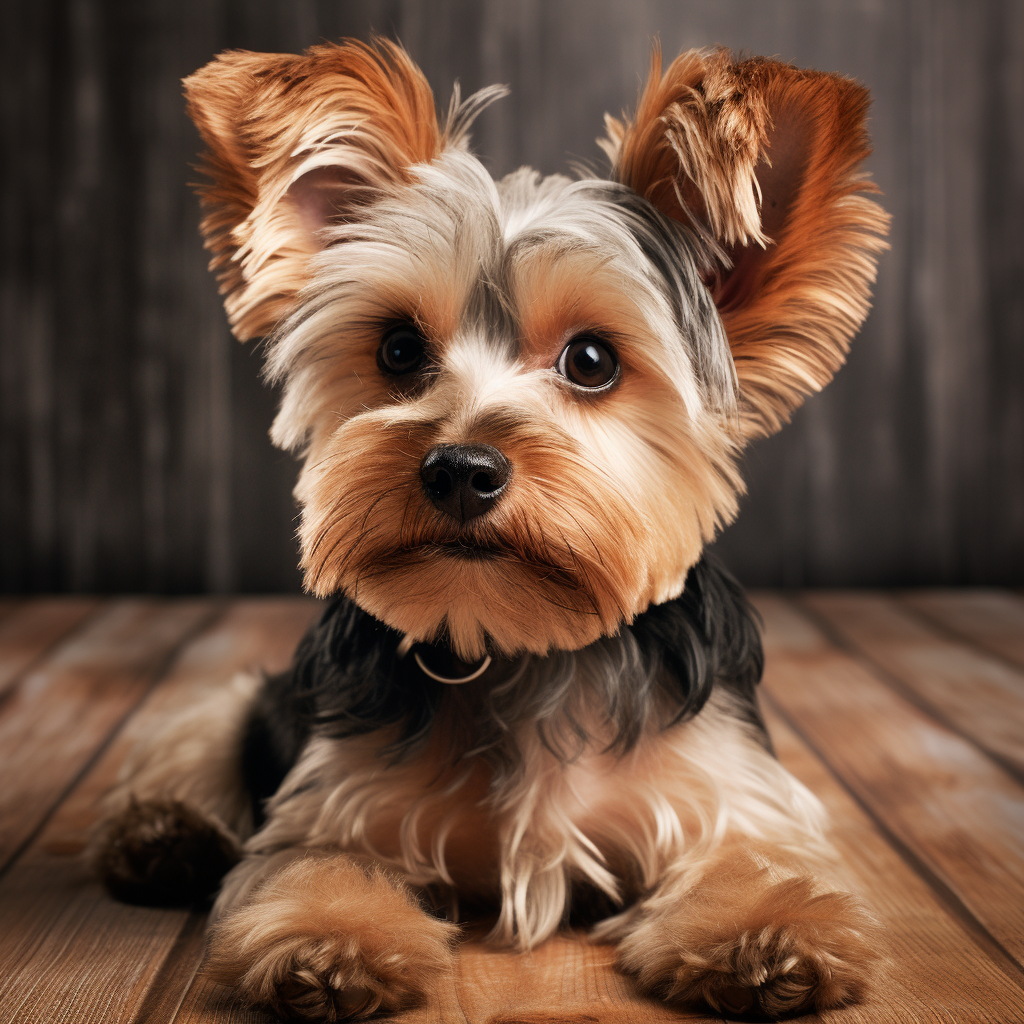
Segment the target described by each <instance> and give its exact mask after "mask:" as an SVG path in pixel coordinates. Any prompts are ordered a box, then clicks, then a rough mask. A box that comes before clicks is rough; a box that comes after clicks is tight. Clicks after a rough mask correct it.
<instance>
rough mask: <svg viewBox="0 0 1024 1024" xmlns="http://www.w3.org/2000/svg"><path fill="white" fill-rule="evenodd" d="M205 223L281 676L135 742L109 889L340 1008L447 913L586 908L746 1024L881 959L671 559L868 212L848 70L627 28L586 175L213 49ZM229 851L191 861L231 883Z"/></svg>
mask: <svg viewBox="0 0 1024 1024" xmlns="http://www.w3.org/2000/svg"><path fill="white" fill-rule="evenodd" d="M185 87H186V92H187V98H188V105H189V112H190V114H191V116H192V118H193V119H194V121H195V123H196V125H197V126H198V128H199V131H200V133H201V134H202V137H203V139H204V141H205V143H206V145H207V146H208V152H207V154H206V157H205V164H204V171H205V174H206V176H207V178H208V181H207V183H206V184H205V185H203V186H202V197H203V203H204V207H205V211H206V215H205V219H204V220H203V222H202V232H203V234H204V236H205V239H206V245H207V247H208V249H209V250H210V251H211V253H212V262H211V267H212V269H213V270H214V272H215V273H216V275H217V277H218V280H219V282H220V287H221V291H222V293H223V295H224V302H225V306H226V309H227V313H228V317H229V319H230V323H231V326H232V328H233V331H234V333H235V335H236V336H237V337H238V338H239V339H240V340H242V341H247V340H249V339H253V338H267V339H268V360H267V376H268V377H269V379H270V380H271V381H274V382H279V383H281V384H282V386H283V397H282V401H281V406H280V411H279V412H278V414H277V418H276V420H275V421H274V425H273V429H272V437H273V440H274V442H275V443H276V444H278V445H280V446H281V447H284V448H289V449H292V450H294V451H297V452H299V453H300V454H301V455H302V457H303V459H304V463H303V467H302V472H301V475H300V477H299V481H298V484H297V486H296V492H295V493H296V496H297V498H298V501H299V503H300V504H301V507H302V520H301V527H300V531H299V535H300V540H301V548H302V568H303V569H304V571H305V582H306V586H307V588H308V589H309V590H310V591H312V592H313V593H314V594H316V595H318V596H320V597H323V598H330V599H331V600H330V604H329V605H328V606H327V609H326V611H325V612H324V614H323V618H322V619H321V620H320V622H319V624H318V625H316V626H314V627H313V628H312V629H311V630H310V632H309V633H308V635H307V636H306V637H305V639H304V640H303V641H302V644H301V645H300V647H299V649H298V652H297V654H296V657H295V662H294V665H293V666H292V668H291V669H290V670H289V671H288V672H286V673H284V674H282V675H278V676H272V677H268V678H258V679H257V678H240V679H238V680H236V682H235V684H234V685H233V686H232V687H227V688H225V689H224V690H222V691H220V692H218V693H216V694H215V695H214V696H212V697H211V698H210V700H209V702H208V703H206V704H204V705H202V706H200V707H197V708H195V709H194V710H192V711H190V712H189V713H187V714H185V715H183V716H182V717H180V718H177V719H175V720H173V721H169V722H168V723H167V724H166V727H165V729H164V730H163V731H162V732H161V733H160V734H159V735H157V736H154V737H153V738H152V739H151V740H150V741H149V742H148V743H147V744H146V745H145V746H144V747H143V748H142V749H140V750H138V751H136V753H135V754H134V755H133V757H132V758H131V759H130V763H129V764H128V765H127V766H126V768H125V773H124V775H123V777H122V781H121V782H120V783H119V784H118V787H117V788H116V790H115V792H114V793H113V794H112V795H111V797H110V800H111V803H110V805H109V807H108V816H107V818H106V820H105V822H104V823H103V825H102V827H101V829H100V831H99V833H98V836H97V838H96V840H95V843H94V847H93V857H94V861H95V863H96V865H97V867H98V869H99V871H100V873H101V875H102V877H103V878H104V879H105V881H106V883H107V885H108V887H109V888H110V890H111V891H112V892H113V893H114V894H115V895H117V896H120V897H122V898H124V899H128V900H132V901H143V902H153V903H173V902H187V901H190V900H194V899H198V898H202V897H206V896H210V895H212V894H213V893H214V892H216V891H218V887H219V894H218V895H217V897H216V902H215V905H214V908H213V923H212V927H211V932H210V937H209V950H208V956H207V968H208V970H209V971H210V972H211V973H212V975H213V977H215V978H216V979H218V980H219V981H222V982H224V983H226V984H229V985H234V986H236V987H237V990H238V992H239V994H240V995H241V996H242V997H243V998H244V999H245V1000H246V1001H247V1002H248V1003H249V1004H251V1005H254V1006H259V1007H264V1008H266V1009H269V1010H271V1011H273V1012H277V1013H278V1014H281V1015H284V1016H288V1017H300V1018H306V1019H311V1020H338V1019H343V1018H348V1017H361V1016H366V1015H368V1014H371V1013H375V1012H389V1011H394V1010H397V1009H399V1008H401V1007H402V1006H405V1005H407V1004H409V1003H412V1002H415V1001H416V1000H418V999H421V998H422V997H423V996H424V995H425V993H426V992H427V991H428V990H429V989H430V988H431V987H432V986H433V983H434V980H435V979H436V976H437V974H438V972H444V971H448V970H451V969H452V966H453V955H454V954H453V947H454V942H455V939H456V937H457V936H458V935H459V927H460V926H459V923H458V922H460V921H464V920H468V919H477V920H479V919H483V920H485V921H487V916H488V915H490V919H489V921H487V923H489V924H490V925H491V926H492V927H491V930H490V933H489V935H490V939H491V940H492V941H494V942H497V943H500V944H507V945H511V946H514V947H518V948H522V949H527V948H529V947H531V946H535V945H536V944H538V943H540V942H543V941H544V940H545V939H546V938H548V936H550V935H551V934H552V933H553V932H555V930H556V929H558V928H559V927H560V926H563V925H566V924H573V925H576V924H582V923H586V924H587V925H588V926H590V927H591V928H592V931H591V935H592V936H593V937H594V938H595V939H597V940H600V941H606V942H615V943H617V948H618V958H619V964H620V966H621V968H622V969H623V970H625V971H627V972H629V973H631V974H632V975H633V976H634V977H635V979H636V982H637V985H638V986H639V988H640V990H641V991H643V992H648V993H652V994H656V995H659V996H661V997H663V998H665V999H668V1000H672V1001H677V1002H680V1003H697V1004H704V1005H707V1006H710V1007H711V1008H713V1009H714V1010H717V1011H731V1012H746V1011H749V1012H753V1013H761V1014H763V1015H767V1016H769V1017H779V1016H784V1015H787V1014H792V1013H796V1012H799V1011H803V1010H808V1009H823V1008H827V1007H834V1006H839V1005H841V1004H844V1003H847V1002H849V1001H853V1000H856V999H857V998H858V997H859V996H860V995H861V993H862V992H863V991H864V989H865V985H866V984H867V983H868V980H869V978H870V975H871V972H872V969H873V967H874V965H875V964H876V963H877V961H878V957H879V952H878V951H879V948H880V947H879V940H878V934H877V929H876V926H875V925H874V924H873V921H872V917H871V915H870V913H869V912H868V911H867V910H866V909H865V908H864V907H863V906H862V904H861V903H860V902H859V901H858V899H857V898H856V897H854V896H853V895H851V894H849V893H846V892H843V891H841V889H840V888H837V887H836V885H835V884H833V883H831V882H830V881H829V880H828V878H829V872H830V864H831V856H832V855H831V853H830V847H829V845H828V843H827V841H826V839H825V837H824V833H823V811H822V808H821V806H820V805H819V803H818V801H817V800H816V799H815V798H814V797H813V796H812V795H811V794H810V793H809V792H808V790H807V789H805V788H804V786H802V785H801V784H800V783H799V782H797V781H796V780H795V779H794V778H793V777H792V776H790V775H789V774H788V773H787V772H786V771H785V770H784V769H783V768H782V767H781V766H780V765H779V763H778V761H777V760H776V759H775V757H774V755H773V753H772V747H771V743H770V741H769V739H768V735H767V733H766V731H765V727H764V724H763V721H762V718H761V715H760V713H759V710H758V704H757V697H756V694H755V687H756V684H757V682H758V680H759V678H760V674H761V668H762V651H761V644H760V638H759V634H758V628H757V624H756V622H755V616H754V614H753V612H752V610H751V607H750V606H749V605H748V603H747V602H746V599H745V598H744V596H743V594H742V592H741V590H740V589H739V587H738V585H737V584H736V583H735V581H734V580H733V579H732V578H731V577H730V576H729V575H728V574H727V573H726V572H725V571H724V570H723V569H721V568H720V567H718V566H717V565H716V564H715V562H714V561H712V560H711V559H710V558H708V557H705V556H704V555H703V554H702V551H703V548H704V546H705V545H706V544H707V543H708V542H709V541H710V540H711V539H712V538H713V537H714V535H715V533H716V531H718V530H719V529H720V528H721V527H722V526H723V525H724V524H727V523H728V522H730V521H731V520H732V519H733V518H734V516H735V514H736V511H737V496H738V495H739V494H741V493H742V491H743V484H742V482H741V479H740V476H739V474H738V471H737V461H738V458H739V456H740V453H741V452H742V450H743V447H744V445H745V444H746V443H747V441H749V440H750V439H752V438H756V437H762V436H765V435H767V434H771V433H773V432H774V431H775V430H777V429H778V428H779V427H780V426H781V425H782V424H783V423H784V422H785V421H786V420H787V419H788V418H789V416H790V414H791V412H792V411H793V410H794V409H795V408H796V407H797V406H798V405H799V404H800V402H801V401H802V399H803V397H804V396H805V395H806V394H808V393H810V392H813V391H817V390H818V389H820V388H821V387H822V386H823V385H824V384H825V383H826V382H827V381H828V380H829V379H830V378H831V377H832V375H833V374H834V373H835V371H836V369H837V368H838V367H839V365H840V364H841V363H842V362H843V359H844V357H845V354H846V351H847V347H848V345H849V342H850V340H851V338H852V336H853V335H854V333H855V332H856V331H857V330H858V328H859V326H860V324H861V322H862V321H863V319H864V317H865V315H866V313H867V310H868V307H869V298H870V295H869V292H870V287H871V284H872V283H873V281H874V276H875V264H876V259H877V256H878V253H879V251H880V250H881V249H882V248H883V247H884V242H883V240H882V236H883V235H884V234H885V232H886V229H887V218H886V215H885V214H884V213H883V212H882V210H881V209H880V208H879V207H878V206H877V205H876V204H875V203H874V202H873V201H871V200H870V199H869V198H868V197H867V196H866V195H865V193H871V192H873V191H875V189H874V188H873V187H872V186H871V184H870V183H869V182H868V181H867V179H866V176H865V175H864V174H863V173H862V171H861V170H860V169H859V165H860V164H861V161H862V160H863V159H864V157H865V156H866V155H867V153H868V152H869V142H868V137H867V133H866V129H865V116H866V111H867V106H868V96H867V92H866V90H865V89H864V88H863V87H861V86H860V85H858V84H856V83H855V82H853V81H851V80H849V79H846V78H843V77H840V76H838V75H834V74H824V73H820V72H816V71H804V70H799V69H797V68H795V67H792V66H791V65H788V64H785V63H780V62H778V61H774V60H768V59H762V58H753V59H747V60H740V61H734V59H733V58H732V56H731V55H730V54H729V53H728V52H727V51H724V50H717V51H695V50H694V51H690V52H687V53H684V54H683V55H682V56H680V57H679V58H677V59H676V60H675V61H674V62H673V63H672V64H671V66H670V67H669V68H668V70H667V71H665V72H664V73H663V72H662V67H661V58H660V54H659V53H658V52H657V51H656V52H655V54H654V58H653V63H652V67H651V72H650V77H649V79H648V80H647V83H646V86H645V88H644V89H643V91H642V94H641V96H640V99H639V103H638V107H637V110H636V113H635V115H634V116H633V117H632V118H625V119H623V120H617V119H615V118H612V117H608V118H607V120H606V126H607V135H606V137H605V138H604V140H603V141H602V142H601V145H602V147H603V149H604V151H605V152H606V153H607V155H608V157H609V158H610V161H611V170H610V174H609V176H608V177H607V178H604V177H599V176H597V175H594V174H589V173H584V172H580V174H581V176H579V177H578V178H576V179H570V178H568V177H563V176H561V175H552V176H550V177H542V176H541V175H540V174H538V173H537V172H536V171H533V170H530V169H528V168H523V169H521V170H518V171H515V172H514V173H512V174H510V175H508V176H507V177H505V178H503V179H501V180H500V181H494V180H493V179H492V178H491V176H490V175H489V174H488V173H487V172H486V171H485V170H484V168H483V166H482V164H481V163H480V162H479V160H478V159H477V158H476V157H475V156H473V155H472V154H471V152H470V151H469V149H468V134H467V133H468V130H469V128H470V125H471V123H472V121H473V119H474V118H475V117H476V115H477V114H478V113H479V112H480V110H481V109H483V108H484V107H485V106H486V105H487V104H489V103H490V102H491V101H493V100H495V99H497V98H498V97H499V96H501V95H502V94H503V93H504V90H503V89H501V88H499V87H494V88H490V89H485V90H483V91H482V92H479V93H477V94H475V95H474V96H472V97H470V98H469V99H468V100H466V101H465V102H460V99H459V95H458V92H457V91H456V94H455V96H454V98H453V101H452V104H451V106H450V108H449V110H448V112H447V116H446V117H444V118H443V119H442V120H441V121H440V122H439V121H438V117H437V114H436V112H435V107H434V100H433V96H432V93H431V90H430V88H429V86H428V85H427V82H426V80H425V79H424V77H423V75H422V73H421V72H420V70H419V69H418V68H417V67H416V66H415V65H414V64H413V62H412V61H411V60H410V58H409V57H408V55H407V54H406V53H405V52H404V51H403V50H402V49H401V48H400V47H399V46H397V45H394V44H392V43H390V42H386V41H382V40H377V41H374V42H372V43H370V44H362V43H358V42H346V43H344V44H342V45H322V46H315V47H313V48H312V49H310V50H309V51H307V52H306V54H305V55H303V56H292V55H280V54H258V53H247V52H241V51H232V52H228V53H223V54H221V55H220V56H219V57H218V58H217V59H216V60H214V61H212V62H211V63H210V64H208V65H207V66H206V67H205V68H203V69H202V70H201V71H198V72H197V73H196V74H195V75H193V76H192V77H191V78H189V79H187V80H186V82H185ZM222 876H224V877H223V881H222Z"/></svg>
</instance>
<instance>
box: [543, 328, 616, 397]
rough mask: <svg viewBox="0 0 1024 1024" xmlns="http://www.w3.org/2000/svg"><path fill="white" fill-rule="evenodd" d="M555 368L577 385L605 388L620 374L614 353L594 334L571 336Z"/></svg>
mask: <svg viewBox="0 0 1024 1024" xmlns="http://www.w3.org/2000/svg"><path fill="white" fill-rule="evenodd" d="M555 369H556V370H557V371H558V372H559V373H560V374H561V375H562V376H563V377H565V379H566V380H567V381H569V382H570V383H571V384H575V385H576V386H577V387H580V388H590V389H592V390H593V389H595V388H607V387H610V386H611V385H612V384H613V383H614V382H615V380H616V378H617V377H618V376H619V361H618V360H617V359H616V358H615V353H614V352H612V350H611V349H610V348H609V347H608V345H606V344H605V342H603V341H601V339H600V338H595V337H594V336H593V335H590V334H584V335H581V336H580V337H578V338H574V339H573V340H572V341H570V342H569V344H568V345H566V346H565V348H564V349H563V350H562V354H561V355H560V356H559V357H558V363H557V364H556V365H555Z"/></svg>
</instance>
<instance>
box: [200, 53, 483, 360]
mask: <svg viewBox="0 0 1024 1024" xmlns="http://www.w3.org/2000/svg"><path fill="white" fill-rule="evenodd" d="M185 94H186V96H187V98H188V112H189V115H190V116H191V118H192V120H193V121H195V123H196V126H197V127H198V129H199V132H200V134H201V135H202V137H203V141H204V142H205V143H206V145H207V152H206V154H205V160H204V163H203V165H202V170H203V172H204V173H205V174H206V177H207V181H206V182H205V183H203V184H202V185H201V186H200V190H199V191H200V195H201V196H202V200H203V206H204V209H205V211H206V216H205V218H204V220H203V222H202V225H201V230H202V232H203V235H204V237H205V239H206V247H207V249H209V250H210V251H211V253H212V254H213V255H212V259H211V261H210V269H211V270H213V271H214V272H215V273H216V275H217V279H218V281H219V282H220V289H221V293H222V294H223V295H224V306H225V309H226V310H227V313H228V320H229V321H230V323H231V328H232V330H233V331H234V333H235V336H236V337H237V338H238V339H239V340H240V341H247V340H249V339H250V338H255V337H260V336H262V335H266V334H269V333H270V332H271V331H272V330H273V328H274V326H275V325H276V324H277V323H278V322H279V321H280V320H281V319H283V318H284V317H285V316H287V315H288V313H290V312H291V311H292V309H293V308H294V307H295V305H296V296H297V294H298V291H299V289H300V288H301V287H302V285H303V284H304V283H305V282H306V279H307V276H308V274H307V265H308V262H309V259H310V257H311V256H312V255H314V254H315V253H316V252H317V251H318V250H319V249H320V248H321V247H322V244H323V240H324V229H325V228H329V227H331V226H332V225H334V224H340V223H344V222H345V221H347V220H352V219H355V218H358V216H359V214H360V209H361V207H363V206H365V204H367V203H370V202H373V201H374V199H375V198H377V197H378V196H380V195H381V194H383V192H385V191H386V190H387V189H388V187H389V186H391V185H394V184H398V183H402V182H404V181H406V180H408V175H407V170H408V168H409V167H411V166H412V165H414V164H418V163H427V162H429V161H430V160H432V159H433V158H434V157H435V156H437V155H438V153H439V152H440V151H441V149H442V148H444V146H445V145H448V144H452V143H453V142H456V143H457V142H458V140H457V139H454V138H453V137H452V126H451V124H450V125H449V128H448V133H449V137H448V138H446V137H445V136H443V135H442V133H441V130H440V128H439V126H438V121H437V115H436V113H435V110H434V97H433V93H432V92H431V91H430V86H429V85H428V84H427V81H426V79H425V78H424V77H423V74H422V72H421V71H420V70H419V68H418V67H416V65H415V64H414V63H413V62H412V60H411V59H410V58H409V56H408V54H406V53H405V51H404V50H403V49H402V48H401V47H399V46H397V45H395V44H394V43H391V42H389V41H387V40H383V39H377V40H375V41H374V42H373V43H371V44H365V43H360V42H354V41H349V42H346V43H343V44H340V45H335V44H325V45H322V46H314V47H312V48H310V49H309V50H307V51H306V53H304V54H303V55H301V56H295V55H293V54H275V53H248V52H245V51H242V50H234V51H230V52H227V53H222V54H221V55H220V56H219V57H217V58H216V60H213V61H211V62H210V63H209V64H207V65H206V67H204V68H202V69H201V70H199V71H197V72H196V73H195V74H194V75H192V76H191V77H190V78H187V79H186V80H185ZM480 95H481V96H482V97H483V99H484V100H486V98H487V96H486V95H485V94H480ZM474 99H476V98H474ZM473 103H474V100H470V101H469V103H468V104H466V105H465V109H466V110H468V113H469V115H471V114H472V113H473V110H472V109H469V108H470V105H471V104H473ZM481 103H482V100H477V102H476V106H477V107H479V106H480V105H481ZM466 120H467V117H466V114H465V113H464V114H463V121H466ZM455 127H456V128H457V129H459V128H461V126H460V125H456V126H455Z"/></svg>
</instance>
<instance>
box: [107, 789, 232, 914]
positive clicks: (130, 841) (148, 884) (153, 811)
mask: <svg viewBox="0 0 1024 1024" xmlns="http://www.w3.org/2000/svg"><path fill="white" fill-rule="evenodd" d="M239 857H240V850H239V847H238V843H237V842H236V840H235V839H234V837H233V836H231V835H230V834H229V833H228V832H227V831H226V830H225V829H224V828H223V827H222V826H220V825H218V824H217V823H216V822H213V821H211V820H210V819H209V818H207V817H205V816H204V815H202V814H201V813H200V812H199V811H197V810H195V809H193V808H192V807H189V806H188V805H187V804H184V803H182V802H181V801H179V800H142V801H139V800H134V799H133V800H132V801H131V802H130V803H129V804H128V805H127V806H126V807H125V808H124V809H123V810H122V811H121V812H120V813H118V814H115V815H113V816H112V817H110V818H108V819H107V820H106V821H104V822H102V823H101V825H100V827H99V829H98V830H97V833H96V835H95V837H94V838H93V841H92V843H91V845H90V849H89V852H88V858H89V860H90V862H91V864H92V866H93V869H94V870H95V871H96V873H97V874H98V875H99V877H100V879H101V881H102V882H103V884H104V885H105V886H106V887H107V890H108V891H109V892H110V894H111V895H112V896H113V897H114V898H115V899H119V900H121V901H123V902H124V903H140V904H144V905H146V906H184V905H188V904H190V903H200V902H203V901H205V900H207V899H209V897H210V896H212V895H213V894H214V893H215V892H216V891H217V888H218V887H219V885H220V882H221V879H222V878H223V877H224V875H226V874H227V872H228V871H230V870H231V868H232V867H233V866H234V865H235V864H237V863H238V860H239Z"/></svg>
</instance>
